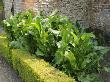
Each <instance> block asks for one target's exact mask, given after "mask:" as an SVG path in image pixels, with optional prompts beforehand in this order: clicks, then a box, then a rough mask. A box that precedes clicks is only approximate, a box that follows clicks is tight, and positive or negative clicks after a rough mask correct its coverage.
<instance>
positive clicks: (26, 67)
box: [0, 35, 76, 82]
mask: <svg viewBox="0 0 110 82" xmlns="http://www.w3.org/2000/svg"><path fill="white" fill-rule="evenodd" d="M7 44H8V43H7V41H6V37H5V35H0V53H1V54H0V55H2V56H3V57H4V58H5V59H6V60H7V61H8V62H9V63H10V64H11V65H12V67H13V68H14V70H16V71H17V72H18V74H19V76H20V77H21V78H22V80H23V81H25V82H76V81H75V80H74V79H72V78H71V77H68V76H67V75H66V74H64V73H63V72H61V71H59V70H57V69H56V68H54V67H52V66H51V65H50V64H49V63H47V62H45V61H44V60H43V59H40V58H36V57H35V56H34V55H31V54H29V53H27V52H25V51H22V50H20V49H13V50H12V51H11V54H10V51H9V50H10V49H9V47H8V46H7Z"/></svg>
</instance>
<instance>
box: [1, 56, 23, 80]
mask: <svg viewBox="0 0 110 82" xmlns="http://www.w3.org/2000/svg"><path fill="white" fill-rule="evenodd" d="M0 82H22V81H21V79H20V78H19V77H18V76H17V74H16V73H15V71H14V70H13V69H12V68H11V67H10V66H9V65H8V64H7V63H6V62H5V60H4V59H3V57H2V56H0Z"/></svg>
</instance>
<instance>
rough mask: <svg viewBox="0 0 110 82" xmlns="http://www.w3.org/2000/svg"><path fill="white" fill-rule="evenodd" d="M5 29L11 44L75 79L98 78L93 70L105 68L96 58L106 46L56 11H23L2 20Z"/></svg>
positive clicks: (93, 81)
mask: <svg viewBox="0 0 110 82" xmlns="http://www.w3.org/2000/svg"><path fill="white" fill-rule="evenodd" d="M4 30H5V32H6V34H7V37H8V39H9V42H10V47H12V48H20V49H22V50H26V51H29V52H30V53H32V54H35V55H36V56H37V57H40V58H44V59H45V60H46V61H48V62H50V63H51V64H52V65H53V66H55V67H56V68H58V69H60V70H62V71H64V72H65V73H67V74H68V75H70V76H74V77H75V79H76V80H77V81H81V82H98V81H99V79H97V76H96V75H95V74H96V73H98V72H100V71H101V70H103V69H104V67H102V66H101V65H100V63H99V62H100V60H101V59H103V56H104V54H105V53H106V52H107V51H108V49H107V48H104V47H101V46H97V42H96V40H95V35H94V34H93V33H86V32H85V31H84V30H85V29H83V28H81V27H80V24H79V23H78V21H76V22H75V23H74V24H72V23H71V21H70V20H69V19H68V18H67V17H66V16H62V15H59V14H58V12H57V11H54V12H53V13H52V14H51V15H48V16H46V15H43V14H38V15H35V14H33V13H32V12H30V11H26V12H22V13H18V14H17V15H16V16H11V17H10V18H9V19H7V20H4ZM106 70H107V71H108V68H106ZM99 82H100V81H99Z"/></svg>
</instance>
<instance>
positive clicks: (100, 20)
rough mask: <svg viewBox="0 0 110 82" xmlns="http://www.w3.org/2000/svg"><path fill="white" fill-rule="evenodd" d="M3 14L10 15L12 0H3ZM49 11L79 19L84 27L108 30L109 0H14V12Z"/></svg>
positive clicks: (109, 27) (109, 28)
mask: <svg viewBox="0 0 110 82" xmlns="http://www.w3.org/2000/svg"><path fill="white" fill-rule="evenodd" d="M4 4H5V16H6V18H8V17H9V16H10V13H11V11H10V9H11V7H12V0H4ZM28 9H31V10H34V11H35V12H37V11H45V12H46V13H51V12H52V11H53V10H55V9H58V10H59V11H60V12H61V14H62V15H66V16H68V17H69V18H70V19H71V21H74V20H76V19H77V20H79V21H80V22H81V24H82V26H84V27H92V28H100V29H103V30H107V31H110V23H109V22H110V1H109V0H14V14H16V13H18V12H21V11H24V10H28Z"/></svg>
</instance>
